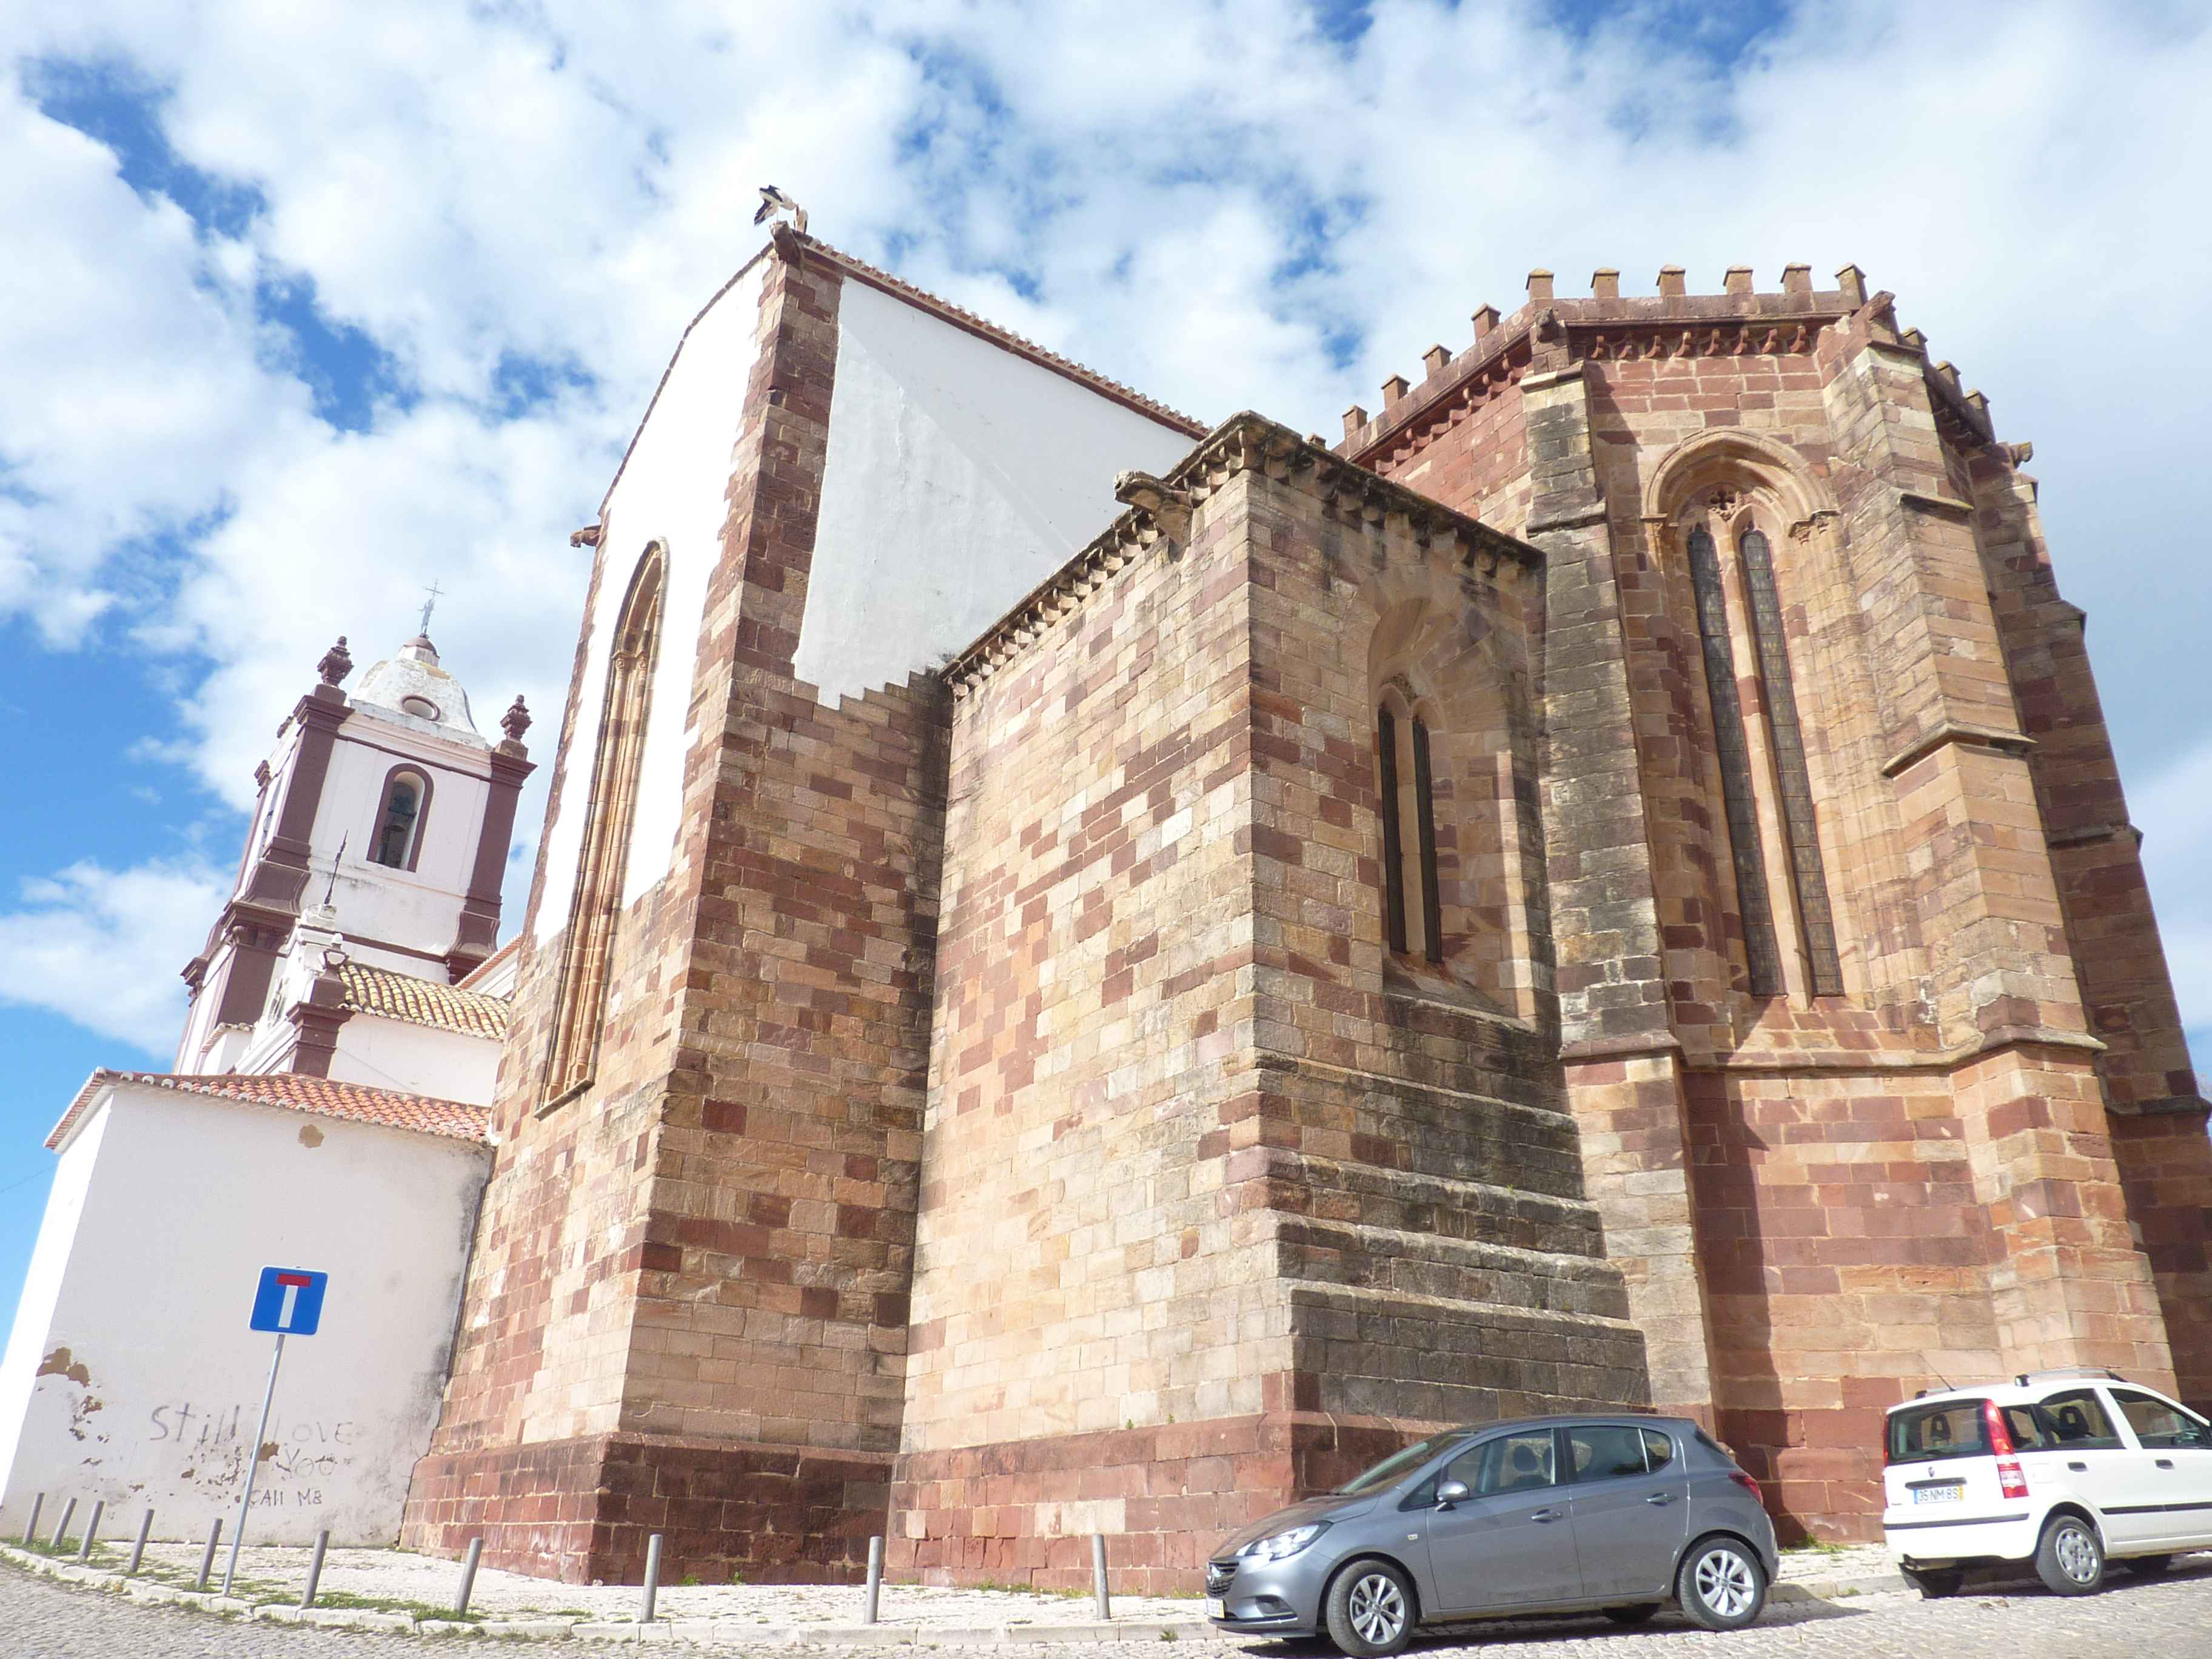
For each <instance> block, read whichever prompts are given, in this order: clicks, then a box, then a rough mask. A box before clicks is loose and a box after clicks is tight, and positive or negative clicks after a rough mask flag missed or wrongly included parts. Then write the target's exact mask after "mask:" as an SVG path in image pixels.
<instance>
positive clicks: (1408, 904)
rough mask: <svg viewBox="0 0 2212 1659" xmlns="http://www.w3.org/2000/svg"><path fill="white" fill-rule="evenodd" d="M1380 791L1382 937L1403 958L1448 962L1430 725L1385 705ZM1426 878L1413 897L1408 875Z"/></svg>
mask: <svg viewBox="0 0 2212 1659" xmlns="http://www.w3.org/2000/svg"><path fill="white" fill-rule="evenodd" d="M1375 757H1376V770H1377V774H1378V775H1377V778H1376V786H1377V792H1378V795H1379V798H1380V805H1381V807H1382V816H1383V938H1384V939H1385V940H1386V941H1387V943H1388V945H1389V948H1390V950H1391V951H1393V952H1395V953H1397V954H1401V955H1402V954H1405V953H1407V952H1408V951H1419V953H1420V954H1421V956H1422V957H1425V959H1426V960H1428V961H1430V962H1432V963H1441V962H1442V961H1443V959H1444V945H1443V925H1442V923H1443V902H1442V897H1441V894H1440V884H1439V883H1438V880H1437V805H1436V794H1435V790H1434V787H1433V785H1432V783H1431V778H1430V769H1429V727H1428V722H1427V721H1426V720H1423V719H1422V718H1421V717H1420V716H1419V714H1413V715H1409V716H1407V718H1406V719H1405V720H1402V721H1401V720H1400V718H1399V716H1398V714H1395V712H1393V710H1392V709H1391V708H1390V706H1389V704H1388V703H1385V704H1384V705H1383V707H1382V708H1379V709H1378V710H1376V715H1375ZM1407 866H1412V868H1413V871H1414V872H1416V873H1417V874H1418V875H1419V878H1420V883H1421V886H1420V891H1419V895H1418V896H1413V895H1409V894H1408V892H1407Z"/></svg>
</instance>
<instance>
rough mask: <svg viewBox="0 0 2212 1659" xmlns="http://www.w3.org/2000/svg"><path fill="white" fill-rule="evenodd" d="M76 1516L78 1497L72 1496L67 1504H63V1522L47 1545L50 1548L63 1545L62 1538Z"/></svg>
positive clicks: (54, 1548)
mask: <svg viewBox="0 0 2212 1659" xmlns="http://www.w3.org/2000/svg"><path fill="white" fill-rule="evenodd" d="M75 1519H76V1498H70V1501H69V1502H68V1503H67V1504H64V1505H63V1506H62V1521H61V1524H60V1525H59V1526H58V1527H56V1528H54V1535H53V1538H52V1541H51V1542H49V1543H48V1544H47V1546H46V1547H47V1548H48V1549H50V1550H58V1549H59V1548H60V1547H62V1539H63V1537H64V1535H65V1534H67V1533H68V1531H69V1523H70V1522H71V1521H73V1520H75Z"/></svg>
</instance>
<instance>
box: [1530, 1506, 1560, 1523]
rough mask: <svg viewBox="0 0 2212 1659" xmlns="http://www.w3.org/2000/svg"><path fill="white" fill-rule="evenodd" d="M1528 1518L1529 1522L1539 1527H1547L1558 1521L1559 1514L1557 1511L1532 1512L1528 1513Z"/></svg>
mask: <svg viewBox="0 0 2212 1659" xmlns="http://www.w3.org/2000/svg"><path fill="white" fill-rule="evenodd" d="M1528 1518H1529V1519H1530V1520H1531V1521H1534V1522H1536V1523H1537V1524H1538V1525H1540V1526H1541V1525H1547V1524H1548V1523H1550V1522H1553V1521H1556V1520H1558V1519H1559V1510H1531V1511H1530V1512H1529V1515H1528Z"/></svg>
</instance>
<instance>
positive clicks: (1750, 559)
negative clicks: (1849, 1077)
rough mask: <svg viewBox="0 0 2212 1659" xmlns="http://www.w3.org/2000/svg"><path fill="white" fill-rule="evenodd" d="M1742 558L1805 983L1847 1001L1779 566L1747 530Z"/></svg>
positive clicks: (1739, 547)
mask: <svg viewBox="0 0 2212 1659" xmlns="http://www.w3.org/2000/svg"><path fill="white" fill-rule="evenodd" d="M1736 552H1737V555H1738V556H1739V557H1740V558H1741V560H1742V562H1743V584H1744V592H1745V596H1746V599H1747V601H1748V603H1747V609H1748V610H1749V611H1750V613H1751V631H1752V635H1753V640H1754V641H1755V642H1756V643H1757V645H1758V647H1759V684H1760V687H1761V688H1762V690H1764V691H1765V694H1766V698H1765V700H1766V726H1767V732H1768V734H1769V737H1770V738H1771V743H1772V747H1773V750H1774V770H1775V775H1776V776H1777V777H1778V779H1779V781H1780V782H1781V786H1782V787H1781V795H1782V823H1783V828H1784V831H1785V832H1786V833H1787V835H1788V836H1789V839H1790V878H1791V885H1792V887H1793V888H1794V890H1796V895H1797V925H1798V927H1800V928H1801V929H1802V932H1803V933H1804V936H1805V965H1806V969H1807V975H1806V977H1807V979H1808V982H1809V983H1810V984H1811V986H1812V990H1813V994H1814V996H1816V997H1839V996H1841V995H1843V994H1844V969H1843V963H1842V962H1841V961H1840V960H1839V959H1838V956H1837V953H1836V921H1835V917H1834V915H1833V914H1832V912H1831V911H1830V910H1829V908H1828V876H1827V871H1826V866H1824V865H1823V864H1822V863H1821V860H1820V823H1819V821H1818V820H1817V819H1816V818H1815V817H1814V811H1813V780H1812V777H1811V775H1809V774H1808V772H1807V771H1806V769H1805V734H1804V732H1803V729H1802V727H1801V726H1799V725H1798V723H1797V688H1796V682H1794V681H1793V680H1792V679H1791V678H1790V647H1789V646H1788V644H1787V643H1786V642H1785V641H1784V639H1783V636H1782V602H1781V600H1780V599H1778V598H1777V597H1776V594H1775V591H1774V559H1773V556H1772V555H1771V552H1770V551H1769V550H1768V548H1767V544H1766V532H1765V531H1762V530H1747V531H1746V532H1744V533H1743V539H1742V540H1741V541H1740V542H1738V543H1737V544H1736Z"/></svg>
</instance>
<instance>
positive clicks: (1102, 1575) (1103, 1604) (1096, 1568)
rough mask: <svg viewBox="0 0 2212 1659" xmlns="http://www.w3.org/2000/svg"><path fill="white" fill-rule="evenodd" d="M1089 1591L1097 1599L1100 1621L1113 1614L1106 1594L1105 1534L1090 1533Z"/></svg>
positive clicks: (1111, 1603)
mask: <svg viewBox="0 0 2212 1659" xmlns="http://www.w3.org/2000/svg"><path fill="white" fill-rule="evenodd" d="M1091 1595H1094V1596H1096V1597H1097V1599H1098V1617H1099V1619H1100V1620H1101V1621H1102V1622H1103V1621H1104V1620H1109V1619H1111V1618H1113V1616H1114V1603H1113V1602H1112V1601H1109V1599H1108V1598H1107V1595H1106V1534H1104V1533H1103V1532H1094V1533H1092V1534H1091Z"/></svg>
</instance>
